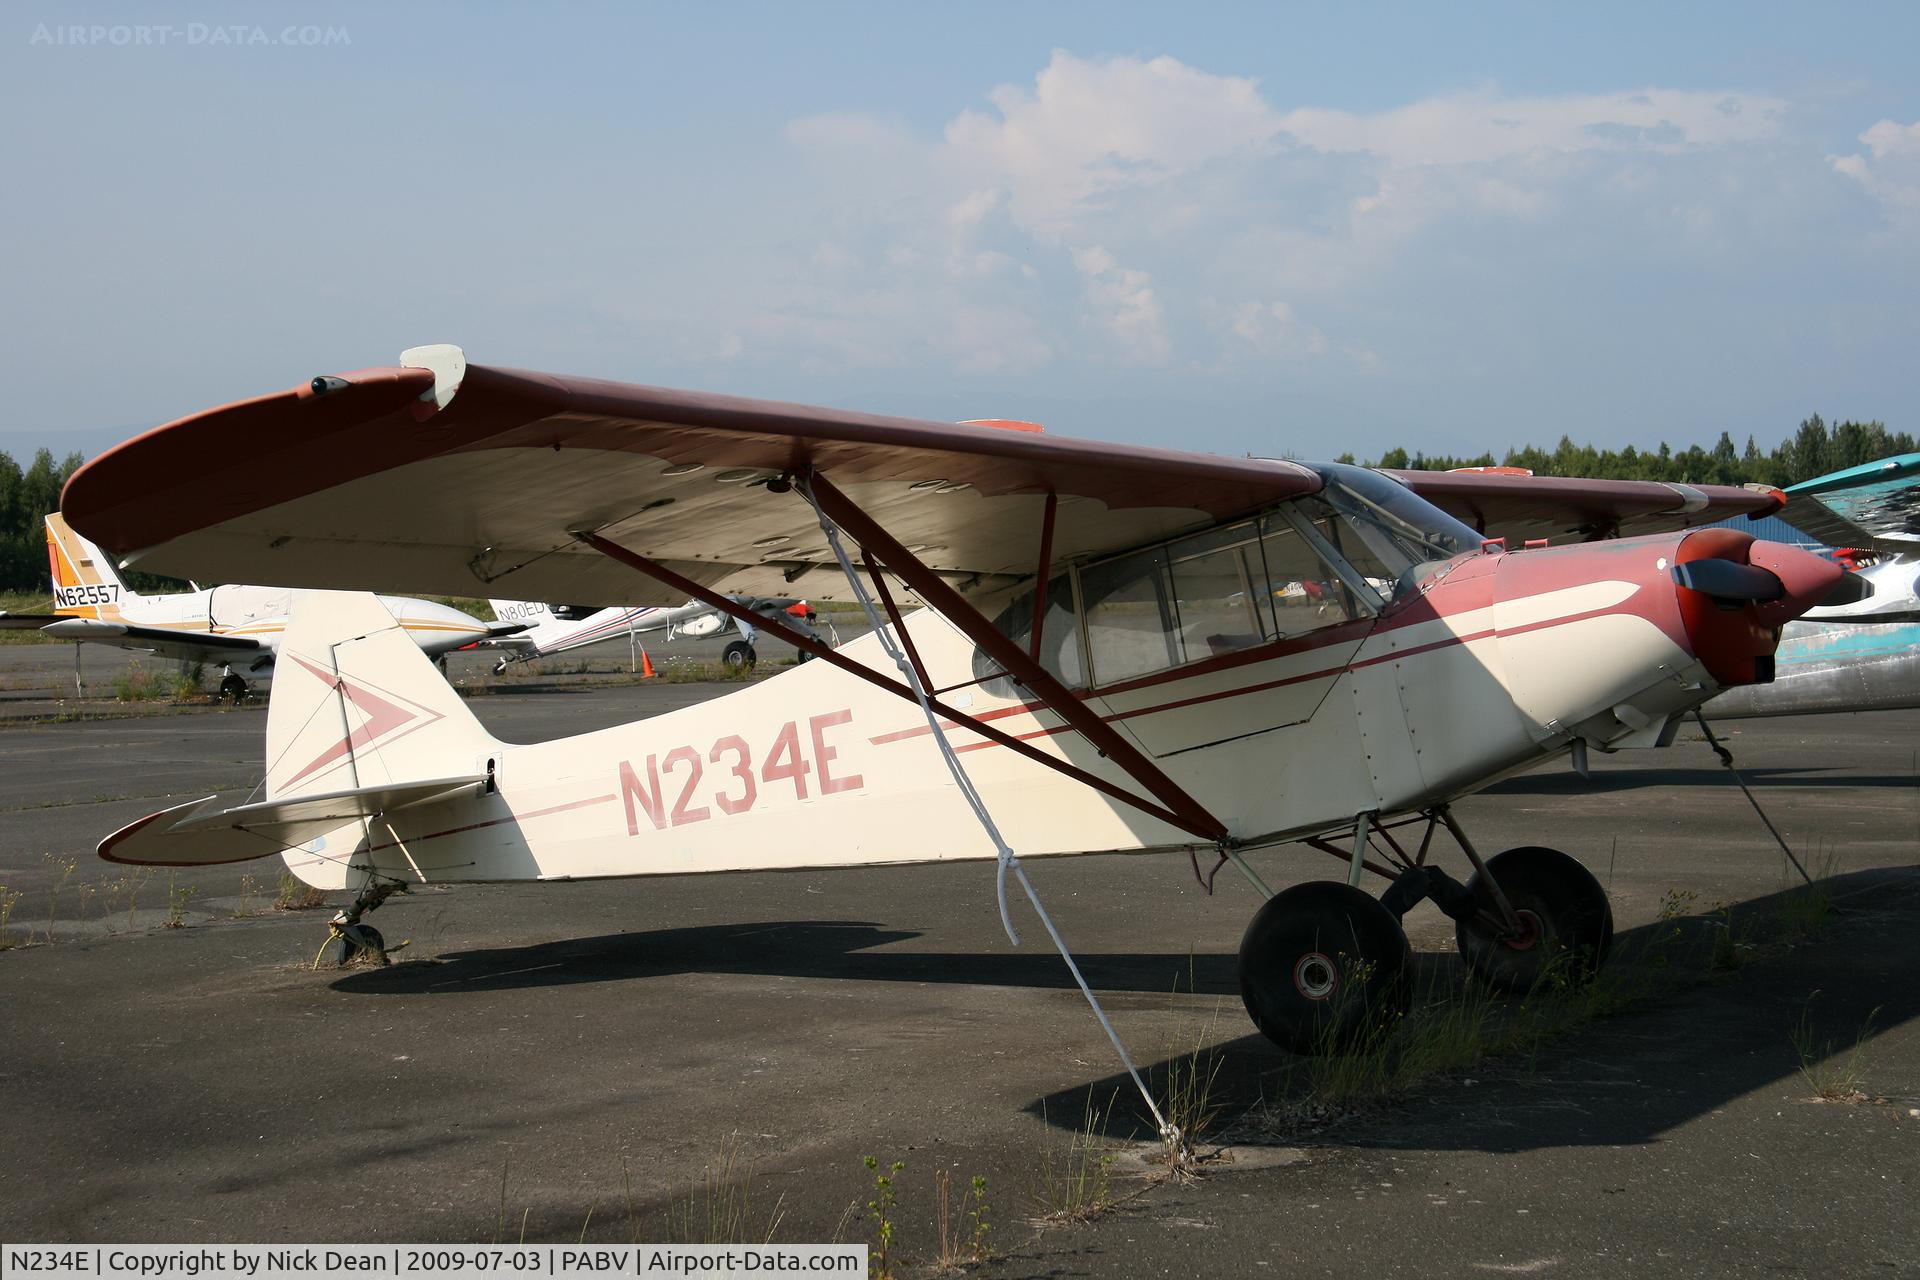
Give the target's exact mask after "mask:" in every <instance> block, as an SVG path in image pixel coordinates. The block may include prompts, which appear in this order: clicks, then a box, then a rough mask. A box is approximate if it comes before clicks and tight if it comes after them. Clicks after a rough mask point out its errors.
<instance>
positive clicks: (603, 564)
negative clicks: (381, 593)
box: [62, 357, 1321, 605]
mask: <svg viewBox="0 0 1920 1280" xmlns="http://www.w3.org/2000/svg"><path fill="white" fill-rule="evenodd" d="M405 358H406V357H403V359H405ZM452 382H453V378H452V377H449V376H447V374H446V373H445V372H444V369H443V372H442V373H440V374H436V373H435V372H434V371H431V370H428V369H424V368H409V367H399V368H387V369H374V370H364V371H360V372H356V373H347V374H342V375H339V376H338V377H323V378H316V379H315V380H314V381H313V382H312V383H311V384H306V385H302V386H299V387H295V388H292V389H291V390H288V391H283V392H279V393H277V394H274V395H268V396H263V397H260V398H258V399H255V400H249V401H243V402H240V403H238V404H232V405H227V406H223V407H221V408H217V409H213V410H210V411H208V412H205V413H201V414H196V415H194V416H192V417H189V418H184V419H181V420H180V421H178V422H174V423H170V424H168V425H166V426H163V427H160V428H158V429H156V430H154V431H150V432H148V433H147V434H145V435H144V436H141V437H139V438H137V439H134V440H131V441H129V442H127V443H125V444H122V445H120V446H119V447H117V448H115V449H112V450H109V451H108V452H106V453H104V454H102V455H101V456H99V457H98V458H95V459H94V460H93V461H92V462H91V463H89V464H88V465H87V466H86V467H85V468H83V469H82V470H81V472H80V473H78V474H77V475H76V476H75V478H74V479H73V480H72V481H71V482H70V483H69V485H68V488H67V490H66V494H65V497H64V499H63V503H64V505H63V508H62V509H63V510H64V511H65V513H66V516H67V519H68V521H69V523H71V524H72V525H73V526H74V527H76V528H79V529H83V530H85V531H86V532H87V533H88V535H89V536H90V537H94V538H95V540H96V541H99V542H100V543H102V544H103V545H105V546H107V547H109V548H111V549H113V550H115V551H116V552H120V553H125V554H128V555H129V557H130V560H131V561H132V562H133V563H137V564H138V565H139V566H140V567H141V568H143V569H150V570H154V571H159V570H161V569H162V567H163V566H166V565H172V566H176V567H178V566H182V565H192V566H193V571H194V573H196V574H198V575H201V576H210V577H216V578H217V577H221V576H223V575H224V576H226V577H228V578H229V579H231V580H234V581H264V582H286V583H293V584H297V585H302V586H339V587H349V586H365V585H367V584H368V583H374V584H376V585H377V586H379V587H380V588H381V589H383V590H389V591H405V592H413V593H433V594H451V595H475V594H479V595H485V596H488V597H502V598H505V597H514V598H519V599H527V600H596V601H602V602H606V603H618V604H655V605H674V604H679V603H682V602H684V600H685V598H686V597H685V595H684V594H676V593H674V592H672V591H670V590H669V589H668V588H666V587H664V586H662V585H660V584H657V583H654V582H652V581H650V580H649V579H646V578H643V577H641V576H640V575H638V574H636V573H634V572H633V571H632V570H631V569H628V568H626V567H624V566H622V565H619V564H617V563H615V562H613V561H611V560H609V559H607V558H606V557H604V556H602V555H600V554H599V553H597V552H595V551H593V550H591V549H590V548H587V547H584V546H581V545H579V544H578V543H577V541H576V540H575V539H574V538H573V537H572V536H571V531H573V530H576V529H582V528H591V529H594V530H597V531H598V532H600V533H601V534H603V535H604V536H605V537H607V538H609V539H612V540H613V541H616V542H619V543H621V544H623V545H625V546H627V547H629V548H631V549H632V550H634V551H636V552H639V553H640V554H642V555H646V556H649V557H651V558H653V559H656V560H659V561H661V562H663V563H664V564H666V565H667V566H668V567H669V568H671V569H673V570H674V571H675V572H677V573H680V574H683V575H684V576H686V577H688V578H691V579H693V580H695V581H697V582H700V583H702V584H704V585H709V586H715V587H717V588H718V589H720V590H722V591H725V592H728V593H732V594H739V595H755V596H780V595H787V594H790V593H791V591H792V590H793V588H792V587H791V585H790V584H791V583H792V582H794V581H796V580H800V579H804V580H805V587H804V590H805V591H806V593H807V594H809V595H812V596H814V597H819V598H837V597H836V596H835V595H834V593H835V592H836V591H838V592H840V593H841V594H842V595H844V593H845V587H844V585H843V584H842V583H841V581H840V577H839V573H838V570H837V568H835V567H834V566H833V560H832V556H831V555H830V553H829V552H828V549H827V546H826V540H825V538H824V537H823V536H822V534H821V532H820V529H819V526H818V523H817V522H816V520H815V518H814V516H813V514H812V512H811V511H810V510H809V509H808V507H807V505H806V504H805V502H804V501H803V500H802V499H801V497H800V496H799V494H798V493H793V492H788V493H776V492H773V491H772V490H770V489H769V488H768V487H767V483H766V482H767V481H769V480H772V479H774V478H776V477H777V476H779V474H780V473H781V472H782V471H783V470H786V469H788V468H792V467H801V466H813V467H817V468H820V469H821V470H822V471H823V472H825V473H827V474H829V475H831V476H832V478H833V481H834V483H835V484H836V485H837V486H839V487H840V488H841V490H842V491H844V492H845V493H846V494H847V495H848V497H849V498H850V499H851V500H853V501H854V502H856V503H858V504H859V505H860V506H862V507H863V508H864V509H865V510H867V511H868V512H869V513H870V514H872V515H873V516H874V517H875V518H877V519H879V520H881V521H883V522H884V523H885V524H886V527H887V528H888V529H889V530H890V531H891V532H892V533H893V534H894V536H896V537H898V538H900V539H901V540H902V541H903V542H905V543H906V544H907V545H909V546H910V547H913V548H914V550H915V554H917V555H918V556H920V557H921V559H922V560H923V561H924V562H925V563H927V564H928V565H929V566H931V567H932V568H934V569H936V570H939V571H941V572H943V573H946V574H948V575H951V576H953V577H955V578H956V579H958V580H961V581H966V582H973V581H977V582H981V583H988V582H990V581H991V580H992V579H993V578H994V577H995V576H996V575H1019V576H1026V575H1029V574H1031V573H1032V572H1033V571H1034V557H1035V534H1036V531H1037V530H1038V528H1039V526H1040V523H1041V512H1042V510H1043V507H1044V503H1045V495H1046V494H1047V493H1048V492H1049V491H1051V492H1054V493H1056V494H1057V495H1058V503H1059V506H1058V514H1057V517H1056V529H1055V534H1054V551H1055V557H1056V558H1065V557H1072V556H1081V555H1085V554H1089V553H1094V552H1098V551H1100V550H1103V549H1108V548H1111V549H1115V550H1119V549H1122V548H1125V547H1128V546H1133V545H1137V544H1140V543H1144V542H1148V541H1151V540H1153V539H1156V538H1160V537H1167V536H1172V535H1174V534H1177V533H1180V532H1182V531H1185V530H1189V529H1195V528H1203V527H1205V526H1207V525H1210V524H1213V523H1215V522H1217V521H1219V520H1222V519H1225V518H1229V517H1232V516H1235V515H1239V514H1241V513H1243V512H1250V511H1253V510H1257V509H1259V508H1262V507H1265V506H1268V505H1271V504H1272V503H1274V502H1276V501H1279V500H1280V499H1283V498H1286V497H1289V496H1293V495H1296V494H1304V493H1311V492H1314V491H1316V490H1317V489H1319V487H1320V483H1321V481H1320V478H1319V476H1318V475H1317V474H1316V473H1315V472H1313V471H1312V470H1310V469H1309V468H1306V467H1303V466H1300V465H1298V464H1295V463H1290V462H1277V461H1265V460H1257V459H1251V458H1229V457H1217V456H1213V455H1208V454H1197V453H1179V452H1173V451H1170V450H1162V449H1148V448H1141V447H1137V446H1128V445H1118V444H1106V443H1100V442H1095V441H1084V440H1064V439H1058V438H1054V437H1049V436H1046V435H1043V434H1039V433H1036V432H1032V431H1024V430H1008V429H1003V428H998V427H992V426H964V425H958V424H952V423H938V422H922V421H915V420H911V419H903V418H888V417H879V416H875V415H870V414H859V413H847V412H841V411H835V410H826V409H815V408H807V407H804V406H800V405H791V404H777V403H771V402H765V401H755V400H745V399H739V398H736V397H731V396H719V395H709V394H704V393H697V392H685V391H668V390H662V389H659V388H654V387H639V386H628V385H622V384H618V383H611V382H602V381H597V380H594V379H587V378H562V377H552V376H548V375H545V374H538V373H524V372H517V371H514V370H509V369H494V368H487V367H483V366H478V365H465V366H464V367H463V370H462V371H461V373H460V376H459V379H458V384H457V386H453V385H450V384H451V383H452ZM423 394H424V395H425V396H426V397H427V398H426V399H422V396H423ZM443 401H444V403H442V402H443ZM242 441H244V442H245V450H244V453H245V456H246V461H245V464H244V465H242V464H241V463H240V462H239V460H238V455H236V454H235V453H234V452H233V451H232V446H234V445H237V444H238V443H240V442H242ZM210 458H211V459H214V460H215V461H214V463H213V466H214V470H213V471H212V472H211V473H209V472H208V471H207V469H206V468H207V465H208V459H210ZM227 458H233V459H235V461H234V462H233V463H232V464H231V465H229V464H227V463H225V462H222V461H220V460H221V459H227ZM188 460H191V461H192V465H191V466H190V467H189V466H187V465H186V464H187V461H188ZM169 466H179V467H185V468H186V469H185V470H184V471H173V472H170V471H168V470H166V468H167V467H169ZM174 476H177V477H179V478H178V479H177V480H176V479H173V478H171V477H174ZM189 476H190V477H191V479H190V480H189V478H188V477H189ZM823 568H825V569H831V570H832V571H831V572H817V571H818V570H821V569H823ZM483 586H484V587H485V588H486V589H485V590H484V591H481V590H479V588H481V587H483Z"/></svg>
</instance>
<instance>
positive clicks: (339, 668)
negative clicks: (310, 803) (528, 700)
mask: <svg viewBox="0 0 1920 1280" xmlns="http://www.w3.org/2000/svg"><path fill="white" fill-rule="evenodd" d="M499 745H500V744H499V742H498V741H497V740H496V739H495V738H494V737H493V735H492V734H490V733H488V732H487V731H486V730H485V729H483V728H481V727H480V722H479V721H478V720H475V719H474V718H473V713H472V712H471V711H468V710H467V707H466V704H465V703H464V702H462V701H461V700H460V695H458V694H457V693H455V692H454V691H453V688H452V686H451V685H449V684H448V683H447V682H446V681H445V680H444V679H442V678H441V676H440V673H439V672H438V671H435V670H434V667H433V663H432V662H431V661H429V660H428V658H427V657H426V655H425V654H423V653H421V652H420V646H419V645H417V644H415V643H414V641H413V639H412V638H411V637H410V636H408V634H407V633H406V631H404V630H403V629H402V628H401V626H400V624H399V623H398V622H396V621H394V618H393V615H392V614H390V613H388V612H387V611H386V609H385V608H384V607H383V606H382V605H381V604H380V602H379V600H378V599H376V598H375V597H374V596H372V595H370V594H367V593H365V592H358V591H353V592H349V591H296V592H294V594H293V608H292V610H291V611H290V614H289V616H288V620H287V629H286V632H285V634H284V635H283V636H282V637H281V640H280V649H279V653H278V655H277V656H276V658H275V660H274V671H273V696H272V698H271V699H270V701H269V702H268V704H267V777H266V794H267V796H268V797H269V798H271V799H276V800H279V799H285V798H286V797H289V796H298V795H307V794H314V793H326V792H336V791H346V790H360V789H364V788H368V787H382V786H389V785H399V784H406V783H413V782H419V781H421V780H423V779H432V778H447V777H455V776H459V775H465V774H472V773H480V774H485V773H487V772H489V769H488V762H489V760H490V759H491V758H492V756H493V755H494V753H496V752H497V751H498V750H499Z"/></svg>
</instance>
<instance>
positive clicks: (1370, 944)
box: [1240, 880, 1411, 1053]
mask: <svg viewBox="0 0 1920 1280" xmlns="http://www.w3.org/2000/svg"><path fill="white" fill-rule="evenodd" d="M1410 954H1411V949H1410V948H1409V947H1408V946H1407V935H1406V934H1405V933H1404V932H1402V930H1401V928H1400V922H1399V921H1398V920H1395V919H1394V918H1393V913H1392V912H1390V911H1388V910H1387V909H1386V908H1385V907H1383V906H1381V905H1380V904H1379V903H1378V902H1377V901H1375V900H1374V899H1373V898H1371V897H1369V896H1368V895H1367V894H1365V893H1362V892H1361V891H1360V890H1358V889H1355V888H1351V887H1350V886H1348V885H1345V884H1341V883H1338V882H1337V881H1332V880H1314V881H1310V882H1308V883H1306V884H1297V885H1294V886H1293V887H1292V888H1291V889H1286V890H1283V891H1282V892H1280V893H1276V894H1275V895H1274V896H1273V897H1271V898H1269V899H1267V901H1266V903H1265V905H1263V906H1262V907H1261V908H1260V910H1259V911H1258V912H1256V913H1255V914H1254V917H1253V922H1252V923H1251V924H1249V925H1248V926H1247V932H1246V936H1245V937H1243V938H1241V940H1240V999H1241V1000H1242V1001H1243V1002H1244V1003H1245V1004H1246V1006H1247V1013H1248V1015H1249V1016H1251V1017H1252V1018H1253V1021H1254V1025H1255V1026H1257V1027H1259V1028H1260V1034H1262V1035H1264V1036H1266V1038H1267V1039H1269V1040H1271V1041H1273V1042H1274V1043H1275V1044H1277V1045H1279V1046H1280V1047H1281V1048H1283V1049H1289V1050H1292V1051H1293V1052H1294V1053H1335V1052H1339V1051H1341V1050H1343V1049H1348V1048H1351V1047H1353V1046H1354V1045H1355V1044H1357V1043H1360V1042H1363V1041H1365V1040H1367V1039H1369V1038H1370V1037H1372V1036H1375V1035H1379V1034H1382V1033H1384V1032H1385V1031H1386V1030H1388V1029H1390V1028H1391V1027H1392V1025H1393V1024H1394V1022H1395V1021H1396V1020H1397V1019H1398V1018H1399V1017H1400V1015H1401V1014H1403V1013H1405V1012H1406V1008H1407V998H1408V989H1407V967H1408V959H1409V957H1410Z"/></svg>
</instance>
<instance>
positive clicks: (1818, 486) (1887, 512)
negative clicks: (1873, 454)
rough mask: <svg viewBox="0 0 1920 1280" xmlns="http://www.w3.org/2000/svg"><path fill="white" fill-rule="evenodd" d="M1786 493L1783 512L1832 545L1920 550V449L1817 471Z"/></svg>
mask: <svg viewBox="0 0 1920 1280" xmlns="http://www.w3.org/2000/svg"><path fill="white" fill-rule="evenodd" d="M1786 493H1787V506H1786V510H1784V511H1782V512H1781V513H1780V518H1781V519H1783V520H1785V521H1786V522H1787V523H1788V524H1790V525H1792V526H1793V527H1794V528H1796V529H1798V530H1800V531H1801V532H1802V533H1805V534H1807V535H1809V536H1811V537H1814V538H1818V539H1819V540H1820V541H1821V542H1824V543H1826V544H1827V545H1828V546H1830V547H1871V548H1873V549H1874V550H1875V551H1878V552H1880V553H1882V554H1883V555H1908V556H1911V555H1914V554H1915V553H1920V453H1907V454H1901V455H1899V456H1897V457H1892V458H1882V459H1880V460H1879V461H1878V462H1869V463H1867V464H1866V465H1864V466H1859V467H1849V468H1848V469H1847V470H1845V471H1835V472H1832V473H1831V474H1828V475H1824V476H1816V477H1815V478H1813V479H1812V480H1807V481H1803V482H1802V483H1800V484H1796V485H1794V486H1793V487H1792V488H1790V489H1788V490H1787V491H1786Z"/></svg>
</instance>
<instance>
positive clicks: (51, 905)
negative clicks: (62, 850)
mask: <svg viewBox="0 0 1920 1280" xmlns="http://www.w3.org/2000/svg"><path fill="white" fill-rule="evenodd" d="M41 857H43V858H44V859H45V860H46V863H47V865H48V866H50V867H52V868H53V869H54V877H53V884H52V885H51V886H49V887H48V889H47V941H48V942H52V941H53V917H54V913H55V912H57V911H58V910H59V909H60V890H61V889H62V888H64V887H65V886H66V883H67V880H68V878H69V877H70V876H72V875H73V872H74V868H76V867H78V866H79V865H80V864H79V863H78V862H76V861H74V860H73V859H72V858H65V857H61V856H60V855H59V854H57V853H47V854H42V855H41Z"/></svg>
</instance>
